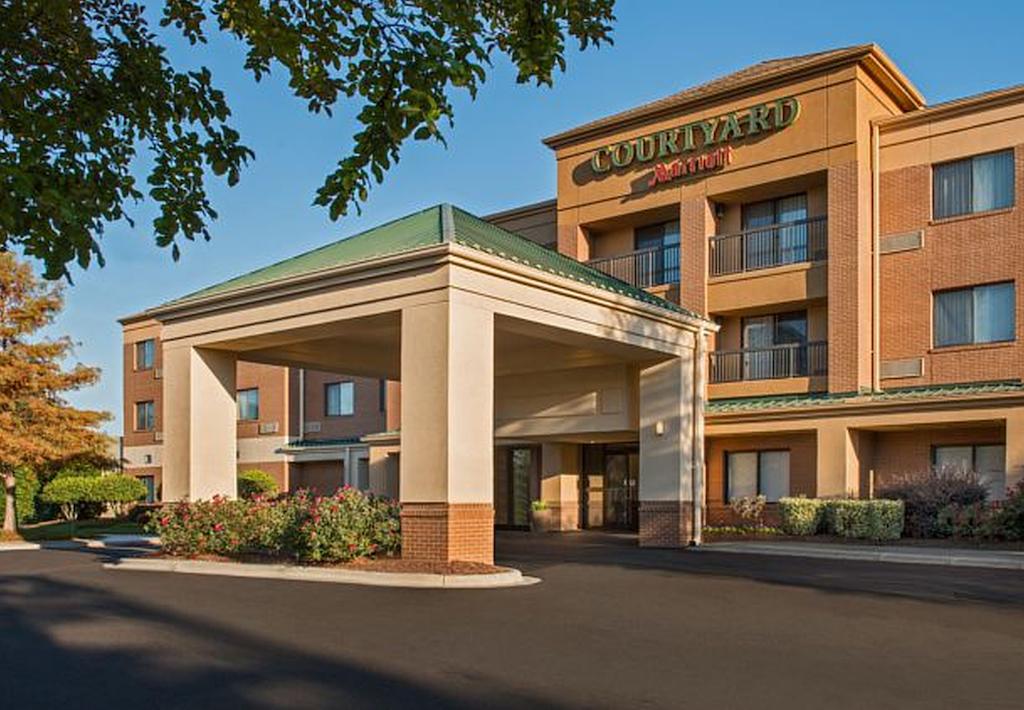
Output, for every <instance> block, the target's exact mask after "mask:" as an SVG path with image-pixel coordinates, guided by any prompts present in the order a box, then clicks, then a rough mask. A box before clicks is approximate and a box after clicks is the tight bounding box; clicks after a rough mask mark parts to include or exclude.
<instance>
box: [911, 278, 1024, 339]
mask: <svg viewBox="0 0 1024 710" xmlns="http://www.w3.org/2000/svg"><path fill="white" fill-rule="evenodd" d="M1005 284H1009V285H1010V286H1012V287H1013V302H1012V308H1011V313H1012V315H1013V336H1012V337H1010V338H1006V339H1003V340H984V341H979V340H978V339H977V335H976V332H975V331H976V322H975V321H974V320H973V317H972V322H971V339H970V340H969V341H967V342H963V343H947V344H944V345H939V344H938V343H937V342H936V335H937V328H936V327H935V322H936V321H935V317H936V303H937V297H938V296H940V295H942V294H946V293H956V292H958V291H970V292H971V311H972V313H973V311H974V307H975V293H976V291H977V290H978V289H982V288H989V287H992V286H1002V285H1005ZM931 331H932V333H931V341H932V350H946V349H948V348H969V347H985V346H992V345H1004V344H1006V343H1015V342H1017V282H1016V280H1015V279H1008V280H1004V281H992V282H989V283H981V284H972V285H970V286H957V287H954V288H942V289H936V290H934V291H932V318H931Z"/></svg>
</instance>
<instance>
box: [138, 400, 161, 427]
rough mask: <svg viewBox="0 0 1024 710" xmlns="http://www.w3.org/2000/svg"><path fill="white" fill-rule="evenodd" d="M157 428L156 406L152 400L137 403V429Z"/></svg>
mask: <svg viewBox="0 0 1024 710" xmlns="http://www.w3.org/2000/svg"><path fill="white" fill-rule="evenodd" d="M155 428H156V407H155V406H154V403H153V402H152V401H149V402H136V403H135V431H153V429H155Z"/></svg>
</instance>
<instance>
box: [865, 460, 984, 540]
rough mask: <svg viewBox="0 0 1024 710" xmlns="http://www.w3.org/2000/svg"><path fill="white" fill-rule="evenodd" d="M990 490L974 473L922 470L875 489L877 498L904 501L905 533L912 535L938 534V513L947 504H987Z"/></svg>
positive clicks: (939, 531) (930, 535) (927, 535)
mask: <svg viewBox="0 0 1024 710" xmlns="http://www.w3.org/2000/svg"><path fill="white" fill-rule="evenodd" d="M987 495H988V491H987V489H986V488H985V486H983V485H982V484H981V483H980V482H979V481H978V477H977V476H976V475H974V474H973V473H962V472H959V471H955V470H941V471H923V472H919V473H916V474H910V475H905V476H901V477H899V478H897V479H895V480H894V481H892V482H891V483H888V484H887V485H884V486H881V487H880V488H879V489H878V491H877V492H876V496H877V497H878V498H893V499H896V500H902V501H903V502H904V504H905V506H906V532H907V534H908V535H909V536H911V537H938V536H940V535H941V534H942V530H941V529H940V526H939V512H940V511H941V510H943V509H944V508H946V507H947V506H958V507H959V506H970V505H973V504H975V503H984V502H985V498H986V497H987Z"/></svg>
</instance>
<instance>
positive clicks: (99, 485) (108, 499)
mask: <svg viewBox="0 0 1024 710" xmlns="http://www.w3.org/2000/svg"><path fill="white" fill-rule="evenodd" d="M86 480H88V481H90V483H89V485H91V486H92V488H93V492H92V497H93V499H94V500H95V501H96V502H99V503H105V504H106V505H108V506H110V509H111V512H112V513H113V514H114V515H116V516H117V517H119V518H123V517H124V516H125V515H127V513H128V509H129V508H130V507H131V506H132V504H134V503H138V502H139V501H140V500H142V499H144V498H145V497H146V484H144V483H143V482H142V481H140V480H139V479H137V478H136V477H135V476H126V475H124V474H120V473H117V474H109V475H107V476H100V477H98V478H89V479H86Z"/></svg>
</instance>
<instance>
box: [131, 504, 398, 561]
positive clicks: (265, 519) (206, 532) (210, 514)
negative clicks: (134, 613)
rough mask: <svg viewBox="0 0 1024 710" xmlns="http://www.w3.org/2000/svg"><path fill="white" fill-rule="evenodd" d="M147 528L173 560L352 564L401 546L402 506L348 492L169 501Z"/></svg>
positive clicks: (394, 550)
mask: <svg viewBox="0 0 1024 710" xmlns="http://www.w3.org/2000/svg"><path fill="white" fill-rule="evenodd" d="M147 529H148V530H150V531H151V532H155V533H157V534H159V535H160V542H161V545H162V547H163V550H164V552H166V553H167V554H169V555H175V556H182V557H196V556H198V555H223V556H226V557H235V556H240V555H266V556H270V557H290V558H293V559H295V560H298V561H300V562H347V561H349V560H353V559H355V558H357V557H372V556H375V555H389V554H394V553H396V552H398V550H399V547H400V541H401V538H400V535H399V517H398V506H397V505H396V504H395V503H394V502H392V501H390V500H387V499H384V498H377V497H374V496H371V495H367V494H364V493H361V492H359V491H357V490H354V489H352V488H343V489H341V490H339V491H338V492H337V493H335V494H334V495H333V496H329V497H319V496H313V495H311V494H309V492H307V491H299V492H298V493H296V494H294V495H292V496H285V497H282V498H279V499H276V500H267V499H264V498H262V497H260V496H256V497H254V498H251V499H240V500H229V499H227V498H221V497H214V498H213V499H212V500H209V501H197V502H195V503H187V502H186V503H172V504H170V505H167V506H165V507H164V508H163V510H161V511H160V513H158V514H156V515H153V516H152V518H151V519H150V521H149V523H147Z"/></svg>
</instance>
